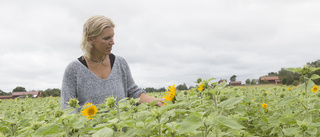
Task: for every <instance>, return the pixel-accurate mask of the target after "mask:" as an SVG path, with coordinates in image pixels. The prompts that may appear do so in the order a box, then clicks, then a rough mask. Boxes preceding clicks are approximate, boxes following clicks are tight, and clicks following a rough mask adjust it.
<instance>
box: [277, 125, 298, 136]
mask: <svg viewBox="0 0 320 137" xmlns="http://www.w3.org/2000/svg"><path fill="white" fill-rule="evenodd" d="M282 131H283V132H284V134H285V135H288V136H291V135H296V134H299V133H300V132H301V131H300V129H299V128H298V127H292V128H286V129H283V130H282Z"/></svg>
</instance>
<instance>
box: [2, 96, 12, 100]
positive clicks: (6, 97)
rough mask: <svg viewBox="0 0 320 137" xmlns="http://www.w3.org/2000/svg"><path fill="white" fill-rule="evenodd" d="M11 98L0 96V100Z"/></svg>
mask: <svg viewBox="0 0 320 137" xmlns="http://www.w3.org/2000/svg"><path fill="white" fill-rule="evenodd" d="M10 98H12V96H0V99H10Z"/></svg>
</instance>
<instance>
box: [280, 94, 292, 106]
mask: <svg viewBox="0 0 320 137" xmlns="http://www.w3.org/2000/svg"><path fill="white" fill-rule="evenodd" d="M295 100H296V98H295V97H294V96H289V97H286V98H284V99H283V100H282V101H281V102H280V103H279V104H277V105H278V106H284V105H287V104H288V103H290V102H293V101H295Z"/></svg>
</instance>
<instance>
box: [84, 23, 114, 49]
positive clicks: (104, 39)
mask: <svg viewBox="0 0 320 137" xmlns="http://www.w3.org/2000/svg"><path fill="white" fill-rule="evenodd" d="M113 36H114V31H113V28H112V27H110V28H105V29H103V31H102V33H101V34H100V35H99V36H98V37H95V38H89V42H90V43H91V45H92V46H93V48H92V52H91V53H93V54H96V53H98V54H101V55H109V54H110V53H111V50H112V46H113V45H114V41H113Z"/></svg>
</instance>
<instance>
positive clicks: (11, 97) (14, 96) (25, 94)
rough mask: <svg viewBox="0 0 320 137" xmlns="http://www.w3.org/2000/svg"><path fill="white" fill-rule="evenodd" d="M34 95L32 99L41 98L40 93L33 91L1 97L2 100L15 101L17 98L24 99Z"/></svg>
mask: <svg viewBox="0 0 320 137" xmlns="http://www.w3.org/2000/svg"><path fill="white" fill-rule="evenodd" d="M30 94H31V95H32V97H34V98H37V97H39V96H41V92H40V91H31V92H12V94H11V96H0V99H15V98H17V97H19V98H24V97H26V96H28V95H30Z"/></svg>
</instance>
